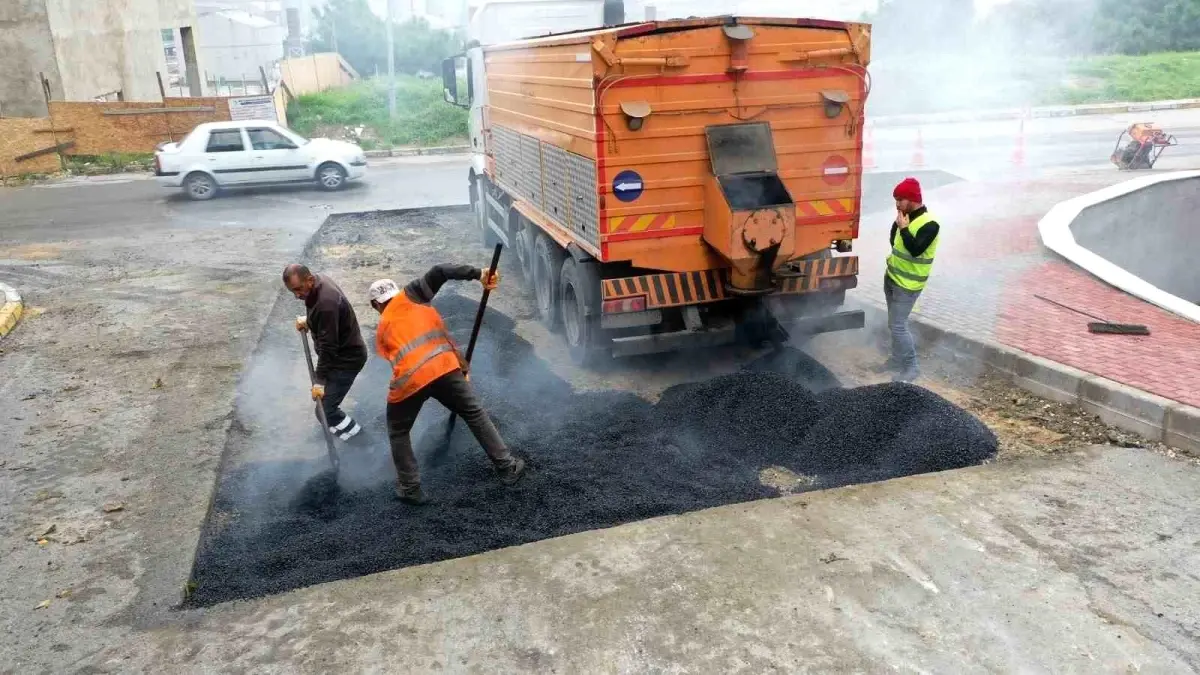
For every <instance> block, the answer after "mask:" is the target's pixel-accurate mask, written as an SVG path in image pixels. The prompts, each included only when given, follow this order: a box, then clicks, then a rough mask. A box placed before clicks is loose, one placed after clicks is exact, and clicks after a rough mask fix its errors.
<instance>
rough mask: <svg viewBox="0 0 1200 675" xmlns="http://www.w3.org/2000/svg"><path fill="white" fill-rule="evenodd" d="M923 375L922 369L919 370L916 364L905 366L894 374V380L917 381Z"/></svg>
mask: <svg viewBox="0 0 1200 675" xmlns="http://www.w3.org/2000/svg"><path fill="white" fill-rule="evenodd" d="M920 376H921V371H919V370H917V367H916V366H912V367H911V368H905V369H904V370H903V371H901V372H899V373H896V374H895V375H893V376H892V382H910V383H911V382H916V381H917V378H918V377H920Z"/></svg>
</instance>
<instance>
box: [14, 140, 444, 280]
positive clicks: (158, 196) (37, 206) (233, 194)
mask: <svg viewBox="0 0 1200 675" xmlns="http://www.w3.org/2000/svg"><path fill="white" fill-rule="evenodd" d="M467 200H468V196H467V187H466V160H465V159H464V158H462V157H449V158H446V157H416V158H410V159H404V160H376V161H375V163H374V165H373V166H372V168H371V171H370V173H369V174H368V176H367V178H366V180H365V181H363V182H361V183H352V184H351V185H350V186H349V187H348V188H347V189H346V190H345V191H343V192H336V193H328V192H321V191H319V190H317V189H316V188H313V187H310V186H307V185H305V186H287V187H271V188H253V189H242V190H236V191H230V192H228V193H226V194H223V195H221V196H220V197H218V198H217V199H214V200H212V201H209V202H191V201H188V200H187V199H186V198H184V197H183V195H182V194H181V193H180V192H178V191H176V190H168V189H165V188H161V187H159V186H158V184H157V183H156V182H155V181H154V180H152V179H149V178H146V177H144V176H132V177H120V176H116V177H106V178H102V179H89V180H73V181H64V182H56V183H46V184H42V185H33V186H26V187H20V188H0V203H2V204H3V220H2V221H0V242H5V241H9V242H20V243H25V244H28V243H34V242H44V241H54V240H57V239H60V238H61V227H60V226H69V227H70V228H71V234H72V236H73V237H92V236H104V235H106V234H107V235H113V236H118V235H119V236H125V237H129V236H136V234H137V233H138V232H141V231H144V230H147V229H153V228H157V227H159V226H161V225H163V224H167V225H170V226H173V227H181V228H186V227H189V226H199V225H203V226H206V227H212V226H227V227H253V226H254V225H255V223H257V222H261V221H262V216H261V214H262V212H263V211H264V210H266V211H268V212H269V211H271V210H274V211H279V212H285V213H287V214H288V221H289V222H291V224H293V225H294V226H295V227H296V229H297V231H303V232H305V233H308V232H311V231H313V230H314V229H316V227H317V226H319V225H320V224H321V221H323V220H324V219H325V216H326V215H327V214H329V213H337V212H349V211H370V210H376V209H396V208H415V207H420V206H443V205H449V204H461V203H465V202H466V201H467ZM272 207H273V208H272ZM308 213H311V214H312V217H311V218H310V217H308V215H306V214H308ZM252 214H253V215H252ZM285 224H286V222H285ZM278 225H279V223H274V222H273V223H272V226H273V227H275V226H278ZM5 257H7V256H5V255H4V254H3V249H0V264H2V263H3V260H4V258H5ZM3 276H4V273H3V271H0V278H2V277H3Z"/></svg>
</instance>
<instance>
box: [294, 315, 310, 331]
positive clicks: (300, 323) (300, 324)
mask: <svg viewBox="0 0 1200 675" xmlns="http://www.w3.org/2000/svg"><path fill="white" fill-rule="evenodd" d="M296 330H298V331H300V332H301V333H304V332H307V331H308V317H306V316H298V317H296Z"/></svg>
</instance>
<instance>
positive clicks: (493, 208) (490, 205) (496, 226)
mask: <svg viewBox="0 0 1200 675" xmlns="http://www.w3.org/2000/svg"><path fill="white" fill-rule="evenodd" d="M484 198H485V199H486V200H487V204H486V206H487V208H486V209H485V210H484V213H486V214H487V224H488V228H489V229H491V231H492V232H493V233H494V234H495V235H496V237H498V238H499V239H500V243H502V244H504V246H505V247H507V248H512V243H511V242H509V241H508V231H507V230H505V229H504V227H503V224H504V222H505V219H506V218H507V217H508V209H507V208H506V207H505V206H504V205H503V204H501V203H500V202H498V201H496V198H495V197H493V196H491V195H490V194H489V195H485V197H484Z"/></svg>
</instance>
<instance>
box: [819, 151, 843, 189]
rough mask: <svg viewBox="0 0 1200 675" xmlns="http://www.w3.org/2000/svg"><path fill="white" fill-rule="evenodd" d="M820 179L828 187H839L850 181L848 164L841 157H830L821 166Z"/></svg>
mask: <svg viewBox="0 0 1200 675" xmlns="http://www.w3.org/2000/svg"><path fill="white" fill-rule="evenodd" d="M821 179H822V180H824V181H825V182H826V183H828V184H829V185H841V184H842V183H845V182H846V181H847V180H850V162H847V161H846V158H845V157H842V156H841V155H832V156H830V157H829V158H828V159H826V160H825V163H824V164H822V165H821Z"/></svg>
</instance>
